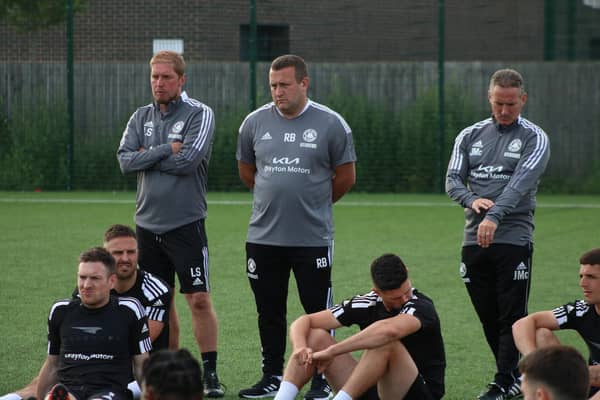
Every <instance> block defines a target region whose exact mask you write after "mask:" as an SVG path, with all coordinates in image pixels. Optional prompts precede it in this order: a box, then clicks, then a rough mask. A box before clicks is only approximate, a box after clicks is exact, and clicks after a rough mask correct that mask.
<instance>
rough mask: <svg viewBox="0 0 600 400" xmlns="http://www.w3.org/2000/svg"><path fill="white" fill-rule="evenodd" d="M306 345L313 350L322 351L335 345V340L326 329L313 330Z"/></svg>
mask: <svg viewBox="0 0 600 400" xmlns="http://www.w3.org/2000/svg"><path fill="white" fill-rule="evenodd" d="M306 343H307V346H308V347H310V348H311V349H313V350H322V349H324V348H326V347H328V346H331V345H332V344H334V343H335V340H334V339H333V337H332V336H331V334H330V333H329V331H326V330H325V329H311V330H310V333H309V334H308V340H307V341H306Z"/></svg>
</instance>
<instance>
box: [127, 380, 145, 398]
mask: <svg viewBox="0 0 600 400" xmlns="http://www.w3.org/2000/svg"><path fill="white" fill-rule="evenodd" d="M127 389H129V390H130V391H131V393H132V394H133V398H134V400H137V399H139V398H140V397H141V396H142V391H141V390H140V385H138V383H137V381H131V382H129V384H128V385H127Z"/></svg>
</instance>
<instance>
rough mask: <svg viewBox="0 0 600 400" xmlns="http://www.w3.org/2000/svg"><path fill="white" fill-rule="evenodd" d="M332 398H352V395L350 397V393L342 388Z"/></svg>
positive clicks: (347, 399) (340, 399) (335, 399)
mask: <svg viewBox="0 0 600 400" xmlns="http://www.w3.org/2000/svg"><path fill="white" fill-rule="evenodd" d="M333 400H352V397H350V395H349V394H348V393H346V392H344V391H343V390H340V391H339V392H337V394H336V395H335V397H334V398H333Z"/></svg>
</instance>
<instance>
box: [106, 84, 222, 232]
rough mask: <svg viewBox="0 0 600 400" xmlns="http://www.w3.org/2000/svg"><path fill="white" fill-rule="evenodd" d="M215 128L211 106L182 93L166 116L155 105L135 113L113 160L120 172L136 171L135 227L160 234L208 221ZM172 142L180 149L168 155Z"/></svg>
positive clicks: (171, 105)
mask: <svg viewBox="0 0 600 400" xmlns="http://www.w3.org/2000/svg"><path fill="white" fill-rule="evenodd" d="M214 129H215V121H214V114H213V111H212V110H211V109H210V107H208V106H206V105H205V104H203V103H201V102H199V101H197V100H194V99H191V98H189V97H188V95H187V94H186V93H185V92H183V93H182V94H181V96H180V97H179V98H178V99H177V100H174V101H172V102H171V103H170V104H169V107H168V111H167V112H166V113H165V114H162V113H161V112H160V108H159V107H158V105H157V104H154V103H153V104H149V105H147V106H144V107H140V108H138V109H137V110H136V111H135V112H134V113H133V115H132V116H131V118H130V119H129V122H128V123H127V127H126V128H125V132H123V137H122V139H121V144H120V145H119V149H118V151H117V158H118V160H119V164H120V166H121V171H122V172H123V174H127V173H131V172H136V173H137V196H136V211H135V223H136V224H137V225H139V226H141V227H142V228H144V229H147V230H149V231H152V232H154V233H157V234H161V233H164V232H167V231H170V230H173V229H175V228H178V227H180V226H183V225H186V224H189V223H192V222H195V221H198V220H200V219H203V218H205V217H206V182H207V175H208V163H209V160H210V154H211V150H212V142H213V137H214ZM175 141H178V142H182V143H183V145H182V147H181V150H180V151H179V152H178V153H177V154H172V151H171V143H172V142H175ZM140 148H143V149H144V151H139V150H140Z"/></svg>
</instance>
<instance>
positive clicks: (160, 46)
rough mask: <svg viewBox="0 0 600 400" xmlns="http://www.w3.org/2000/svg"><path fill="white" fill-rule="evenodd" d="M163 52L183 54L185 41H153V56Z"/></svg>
mask: <svg viewBox="0 0 600 400" xmlns="http://www.w3.org/2000/svg"><path fill="white" fill-rule="evenodd" d="M162 50H171V51H175V52H177V53H179V54H183V39H154V40H153V41H152V52H153V54H156V53H158V52H159V51H162Z"/></svg>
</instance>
